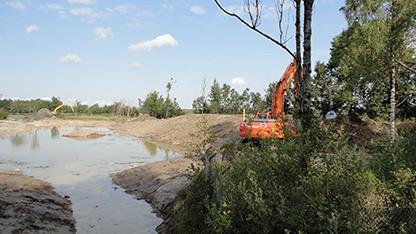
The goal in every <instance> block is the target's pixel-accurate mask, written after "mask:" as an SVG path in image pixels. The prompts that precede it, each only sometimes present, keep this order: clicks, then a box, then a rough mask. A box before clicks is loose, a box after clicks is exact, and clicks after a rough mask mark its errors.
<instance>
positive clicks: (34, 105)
mask: <svg viewBox="0 0 416 234" xmlns="http://www.w3.org/2000/svg"><path fill="white" fill-rule="evenodd" d="M61 104H62V101H61V100H59V98H57V97H52V98H51V100H45V99H40V98H38V99H31V100H13V99H1V100H0V109H3V110H4V111H6V112H7V113H9V114H30V113H36V112H37V111H39V110H41V109H44V108H45V109H48V110H50V111H53V110H54V109H55V108H56V107H58V106H60V105H61ZM74 109H75V112H76V113H80V114H94V115H95V114H114V115H126V116H127V115H129V116H138V115H139V108H138V107H132V106H128V105H126V104H124V103H123V102H117V101H116V102H114V103H113V104H111V105H104V106H100V105H98V103H96V104H93V105H85V104H81V102H80V101H77V102H76V103H75V105H74ZM59 112H60V113H72V109H71V108H70V107H69V106H66V105H64V106H63V107H62V108H61V109H59Z"/></svg>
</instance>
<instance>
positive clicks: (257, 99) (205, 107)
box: [192, 80, 275, 114]
mask: <svg viewBox="0 0 416 234" xmlns="http://www.w3.org/2000/svg"><path fill="white" fill-rule="evenodd" d="M274 90H275V83H271V84H270V85H269V87H268V88H267V89H266V94H265V95H264V96H262V95H261V94H260V93H259V92H251V91H250V89H248V88H246V89H244V90H243V91H242V92H241V93H239V92H237V91H236V90H235V89H233V88H231V86H230V85H228V84H225V83H224V84H222V85H221V84H220V83H218V81H217V80H214V82H213V84H212V86H211V89H210V91H209V94H208V98H205V97H204V96H200V97H198V98H196V99H195V100H194V101H193V104H192V109H193V111H194V113H212V114H238V113H242V112H243V109H245V111H246V112H247V113H253V114H254V113H256V112H258V111H265V110H269V109H270V108H271V106H272V104H271V103H272V98H273V94H274Z"/></svg>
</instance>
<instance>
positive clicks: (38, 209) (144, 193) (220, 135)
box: [0, 114, 241, 233]
mask: <svg viewBox="0 0 416 234" xmlns="http://www.w3.org/2000/svg"><path fill="white" fill-rule="evenodd" d="M45 116H46V115H45ZM42 117H44V116H42ZM206 118H207V120H208V123H209V126H210V129H211V131H212V132H213V133H214V134H215V136H216V137H217V141H216V144H217V145H221V144H223V143H224V142H226V141H228V140H231V139H234V138H238V125H239V122H240V120H241V117H240V116H237V115H206ZM201 119H202V115H194V114H187V115H183V116H179V117H176V118H171V119H167V120H158V119H154V118H152V117H148V116H142V117H141V118H138V119H132V120H129V121H123V122H117V121H95V120H62V119H57V118H54V117H52V118H41V119H39V120H36V121H28V120H27V119H26V120H24V119H23V120H17V121H13V120H0V137H7V136H13V135H15V134H19V133H25V132H31V131H34V130H36V129H39V128H50V127H56V128H60V127H67V126H78V127H105V128H110V129H112V130H114V131H116V132H119V133H122V134H126V135H130V136H133V137H137V138H142V139H144V140H146V141H150V142H153V143H156V144H158V145H162V146H164V147H167V148H169V149H172V150H175V151H178V152H186V151H187V150H189V149H190V147H191V146H192V145H194V144H197V143H199V141H200V138H198V137H197V134H198V128H197V127H196V124H197V122H198V121H199V120H201ZM102 134H104V133H101V132H94V131H84V130H81V131H77V132H74V133H70V134H67V135H66V136H68V137H75V138H76V139H88V138H90V137H100V136H101V135H102ZM191 163H192V161H191V160H190V159H185V158H180V159H175V160H169V161H162V162H157V163H152V164H147V165H144V166H141V167H136V168H133V169H130V170H127V171H123V172H119V173H116V174H114V175H112V178H113V180H114V182H115V183H116V184H118V185H120V186H121V187H123V188H124V189H126V192H128V193H130V194H133V195H134V196H136V197H137V198H138V199H145V200H146V201H147V202H149V203H150V204H151V205H152V207H153V208H154V209H155V211H156V213H157V214H158V215H159V216H161V217H162V218H164V220H165V221H166V220H167V219H168V217H167V216H168V214H169V212H168V210H169V207H170V205H171V204H172V201H173V200H174V198H175V197H176V193H177V192H178V191H179V190H181V189H182V188H183V187H185V186H186V185H187V184H188V183H189V181H188V180H187V178H186V176H185V171H186V169H188V168H189V166H190V164H191ZM1 175H3V177H4V178H6V177H7V180H6V179H3V177H0V188H1V191H0V208H1V210H0V230H2V231H3V230H6V233H10V232H11V231H13V230H18V232H19V233H20V232H23V233H25V232H26V233H32V232H39V233H44V232H56V233H70V232H74V231H75V230H74V220H73V218H72V211H71V209H70V202H69V200H68V199H67V198H61V197H59V195H58V194H56V193H55V192H53V188H52V187H51V186H50V185H49V184H47V183H46V182H42V181H39V180H35V179H32V178H30V177H27V176H23V175H20V174H17V173H8V174H4V173H3V174H1ZM13 180H15V181H17V182H14V185H10V184H9V183H10V182H8V181H13ZM2 183H3V185H2ZM4 184H5V185H4ZM12 184H13V183H12ZM1 186H4V187H1ZM6 186H7V187H6ZM17 188H19V189H20V190H19V189H17ZM3 207H4V208H3ZM3 210H4V211H5V212H3V213H2V211H3ZM39 217H42V218H41V219H38V218H39ZM41 220H42V221H41ZM3 227H10V228H9V229H4V228H3ZM166 227H167V226H166V225H165V223H162V224H161V225H160V226H159V227H158V231H160V232H163V231H164V230H165V228H166ZM11 228H14V229H11ZM52 228H55V229H52ZM55 230H57V231H55Z"/></svg>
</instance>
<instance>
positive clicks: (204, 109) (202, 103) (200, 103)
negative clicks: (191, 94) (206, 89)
mask: <svg viewBox="0 0 416 234" xmlns="http://www.w3.org/2000/svg"><path fill="white" fill-rule="evenodd" d="M192 109H193V111H194V113H196V114H204V113H208V102H207V100H206V99H205V97H204V96H200V97H197V98H196V99H195V100H194V101H193V102H192Z"/></svg>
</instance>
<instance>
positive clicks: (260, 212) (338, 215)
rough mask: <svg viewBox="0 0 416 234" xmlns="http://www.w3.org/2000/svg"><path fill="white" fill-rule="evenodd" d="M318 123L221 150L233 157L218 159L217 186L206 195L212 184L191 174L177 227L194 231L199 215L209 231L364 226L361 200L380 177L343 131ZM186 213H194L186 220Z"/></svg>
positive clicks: (322, 229) (324, 229) (343, 229)
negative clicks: (294, 134)
mask: <svg viewBox="0 0 416 234" xmlns="http://www.w3.org/2000/svg"><path fill="white" fill-rule="evenodd" d="M315 129H317V130H313V131H310V132H305V133H302V137H299V138H292V139H286V140H264V141H259V142H258V143H256V144H246V145H242V144H239V143H237V144H234V145H232V146H230V147H231V148H227V149H226V150H224V151H223V153H224V157H226V158H228V159H229V160H230V161H228V162H224V163H222V164H221V165H217V167H216V169H215V173H214V175H215V176H214V177H215V182H214V184H213V185H212V191H211V190H205V194H201V193H203V192H204V191H203V190H200V189H195V188H201V187H206V186H207V185H206V184H207V182H206V180H194V181H193V183H192V185H191V187H190V188H189V189H187V190H186V192H185V193H186V196H185V198H184V197H182V198H180V199H179V204H181V205H180V207H181V208H180V209H177V210H176V213H175V214H174V216H177V217H180V218H178V219H177V220H176V222H177V226H176V229H177V232H178V233H181V232H182V233H189V231H192V230H193V229H186V228H187V227H188V228H189V227H192V225H195V224H192V222H194V221H195V222H198V225H199V226H198V228H199V230H200V231H201V230H202V232H207V233H224V232H230V233H283V232H287V231H289V232H294V233H298V232H308V233H321V232H341V233H351V232H357V230H361V229H363V228H364V227H365V224H364V222H363V218H362V215H363V214H365V212H364V211H365V210H366V207H365V202H364V200H363V199H362V198H363V197H368V196H369V194H372V193H375V192H376V187H375V186H374V184H376V182H374V181H376V179H375V177H374V176H373V175H372V173H371V172H369V171H368V170H367V168H366V167H365V164H364V161H363V157H362V155H361V153H360V152H359V151H357V150H356V149H354V148H352V147H350V146H348V145H347V144H346V142H347V140H346V139H345V138H343V137H342V132H333V131H332V126H324V125H317V126H315ZM230 154H231V155H230ZM198 183H199V184H198ZM184 217H192V218H188V219H185V220H186V222H185V221H184V220H182V219H184ZM192 220H193V221H192ZM183 228H185V229H183Z"/></svg>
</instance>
